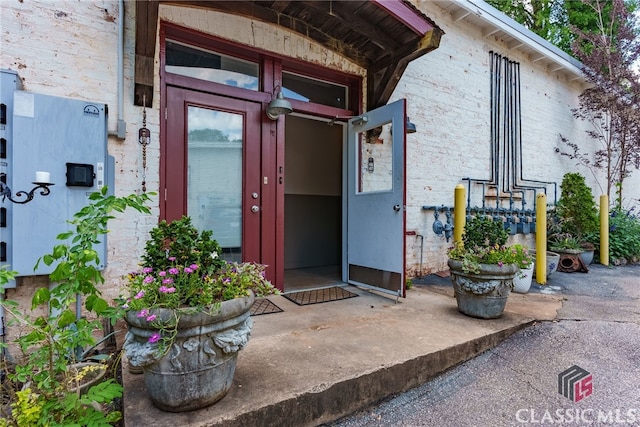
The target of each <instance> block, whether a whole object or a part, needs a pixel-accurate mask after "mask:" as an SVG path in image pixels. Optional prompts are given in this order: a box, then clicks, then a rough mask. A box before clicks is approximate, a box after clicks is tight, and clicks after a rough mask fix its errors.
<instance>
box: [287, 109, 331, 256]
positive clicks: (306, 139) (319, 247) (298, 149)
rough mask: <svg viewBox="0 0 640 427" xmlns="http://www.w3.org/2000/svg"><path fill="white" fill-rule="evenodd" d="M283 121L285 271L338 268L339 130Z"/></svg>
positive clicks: (317, 123) (299, 120)
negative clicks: (308, 268) (330, 266)
mask: <svg viewBox="0 0 640 427" xmlns="http://www.w3.org/2000/svg"><path fill="white" fill-rule="evenodd" d="M286 120H287V123H286V126H285V128H286V135H285V227H284V228H285V239H284V240H285V242H284V243H285V247H284V251H285V262H284V264H285V269H294V268H307V267H317V266H323V265H337V264H340V260H341V253H342V231H341V226H342V138H343V136H342V130H343V128H342V126H340V125H334V126H328V125H327V124H326V123H325V122H320V121H316V120H311V119H306V118H302V117H295V116H288V117H287V118H286Z"/></svg>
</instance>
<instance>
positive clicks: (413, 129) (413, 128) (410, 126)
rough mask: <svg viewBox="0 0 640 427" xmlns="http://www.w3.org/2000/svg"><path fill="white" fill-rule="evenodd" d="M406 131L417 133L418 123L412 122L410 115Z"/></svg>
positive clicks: (405, 127)
mask: <svg viewBox="0 0 640 427" xmlns="http://www.w3.org/2000/svg"><path fill="white" fill-rule="evenodd" d="M404 131H405V132H406V133H416V132H417V130H416V125H415V124H414V123H411V120H409V116H407V123H406V124H405V126H404Z"/></svg>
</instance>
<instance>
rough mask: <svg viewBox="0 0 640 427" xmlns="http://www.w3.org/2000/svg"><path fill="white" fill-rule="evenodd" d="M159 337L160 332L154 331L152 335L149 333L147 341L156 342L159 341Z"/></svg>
mask: <svg viewBox="0 0 640 427" xmlns="http://www.w3.org/2000/svg"><path fill="white" fill-rule="evenodd" d="M160 338H161V337H160V334H159V333H157V332H155V333H154V334H153V335H151V336H150V337H149V342H150V343H151V344H153V343H156V342H158V341H160Z"/></svg>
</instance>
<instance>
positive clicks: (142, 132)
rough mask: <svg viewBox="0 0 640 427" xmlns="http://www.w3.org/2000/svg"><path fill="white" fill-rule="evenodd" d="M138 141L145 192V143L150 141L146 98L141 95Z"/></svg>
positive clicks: (144, 189) (145, 190)
mask: <svg viewBox="0 0 640 427" xmlns="http://www.w3.org/2000/svg"><path fill="white" fill-rule="evenodd" d="M138 143H139V144H140V145H142V192H143V193H146V192H147V145H149V144H150V143H151V131H150V130H149V129H147V100H146V96H144V95H143V97H142V127H141V128H140V129H139V130H138Z"/></svg>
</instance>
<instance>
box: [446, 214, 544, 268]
mask: <svg viewBox="0 0 640 427" xmlns="http://www.w3.org/2000/svg"><path fill="white" fill-rule="evenodd" d="M508 237H509V234H508V233H507V232H506V231H505V229H504V226H503V225H502V223H500V222H495V221H493V219H491V217H488V216H476V217H474V218H472V219H471V220H470V221H468V222H467V223H466V224H465V226H464V233H463V235H462V242H456V244H455V245H454V247H453V248H451V249H450V250H449V257H450V258H451V259H455V260H459V261H462V269H463V270H464V271H466V272H473V273H478V272H479V271H480V264H494V265H499V266H503V265H508V264H517V265H518V267H520V268H526V267H527V266H528V265H529V264H531V262H532V258H531V256H530V255H529V250H528V249H527V248H525V247H524V246H522V245H519V244H515V245H511V246H507V245H506V242H507V239H508Z"/></svg>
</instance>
